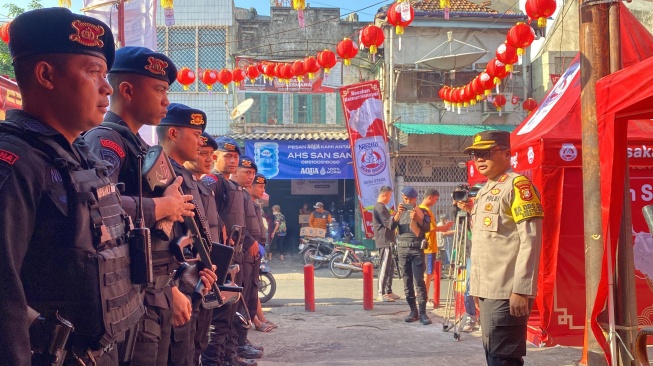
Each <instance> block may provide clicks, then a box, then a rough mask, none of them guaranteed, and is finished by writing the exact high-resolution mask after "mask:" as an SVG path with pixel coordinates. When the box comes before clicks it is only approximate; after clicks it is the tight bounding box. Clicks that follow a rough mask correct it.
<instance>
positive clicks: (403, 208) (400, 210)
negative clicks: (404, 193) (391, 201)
mask: <svg viewBox="0 0 653 366" xmlns="http://www.w3.org/2000/svg"><path fill="white" fill-rule="evenodd" d="M404 211H406V207H404V204H403V203H400V204H399V207H397V213H402V212H404Z"/></svg>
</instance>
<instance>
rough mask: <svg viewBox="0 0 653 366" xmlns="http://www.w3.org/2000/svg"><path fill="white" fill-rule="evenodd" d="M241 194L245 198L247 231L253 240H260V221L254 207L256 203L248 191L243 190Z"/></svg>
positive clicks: (261, 232)
mask: <svg viewBox="0 0 653 366" xmlns="http://www.w3.org/2000/svg"><path fill="white" fill-rule="evenodd" d="M243 196H244V198H245V225H247V226H246V227H247V231H249V234H250V235H251V236H252V237H253V238H254V239H255V240H257V241H260V240H261V234H263V230H262V229H261V222H260V220H259V217H258V215H256V208H255V207H254V206H255V205H256V204H257V203H256V202H254V199H253V198H252V196H251V195H250V194H249V192H246V191H244V194H243Z"/></svg>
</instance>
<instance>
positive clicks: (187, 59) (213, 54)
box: [157, 26, 227, 93]
mask: <svg viewBox="0 0 653 366" xmlns="http://www.w3.org/2000/svg"><path fill="white" fill-rule="evenodd" d="M226 40H227V28H226V27H212V26H172V27H158V28H157V41H158V48H159V51H160V52H162V53H165V54H166V55H167V56H168V57H170V58H171V59H172V61H173V62H174V63H175V66H177V68H178V69H181V68H182V67H188V68H190V69H191V70H193V71H195V72H197V78H196V80H195V82H194V83H193V84H192V85H190V87H189V91H194V92H208V91H209V90H208V89H207V86H206V84H204V83H202V82H201V81H200V80H199V77H200V75H199V73H200V72H201V71H203V70H207V69H214V70H220V69H222V68H224V67H226V65H227V45H226ZM217 86H219V87H214V89H213V92H219V93H221V92H223V91H224V89H223V88H222V87H221V86H220V84H218V85H217ZM182 90H183V87H182V86H181V85H180V84H179V83H174V84H172V85H171V87H170V92H179V91H182Z"/></svg>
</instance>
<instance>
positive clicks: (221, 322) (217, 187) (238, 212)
mask: <svg viewBox="0 0 653 366" xmlns="http://www.w3.org/2000/svg"><path fill="white" fill-rule="evenodd" d="M216 143H217V144H218V148H217V150H216V161H215V169H214V170H212V171H211V173H210V174H206V175H205V176H204V177H203V178H202V181H203V182H204V183H205V184H206V185H207V186H208V187H209V188H210V189H211V190H212V191H213V193H214V195H215V200H216V206H217V207H218V213H219V215H220V219H221V220H222V221H224V223H225V226H226V228H227V234H229V235H231V232H230V231H231V229H232V228H233V226H234V225H237V226H240V227H245V199H244V195H243V188H242V187H240V186H239V185H238V184H236V183H235V182H233V181H232V180H230V179H229V177H230V175H231V174H233V173H234V172H235V171H236V168H237V166H238V159H239V157H240V155H241V150H240V147H238V143H237V142H236V141H235V140H234V139H232V138H229V137H218V138H217V139H216ZM243 241H244V238H241V240H240V241H239V242H238V243H231V242H226V243H225V244H228V245H233V246H234V258H233V260H232V262H233V263H235V264H242V262H243ZM242 277H243V276H242V271H239V272H238V274H237V275H236V279H235V283H236V285H239V286H242V284H243V278H242ZM237 305H238V304H233V305H226V306H222V307H220V308H218V309H217V311H214V314H213V320H212V321H211V330H210V333H209V345H208V346H207V348H206V350H204V352H202V356H201V363H202V365H207V366H212V365H239V366H256V365H257V362H256V361H254V360H252V359H244V358H241V357H240V356H239V355H238V354H237V346H238V339H237V334H232V333H235V332H237V330H238V328H242V326H241V325H240V324H239V323H238V322H237V321H238V320H237V319H238V318H237V317H236V310H237Z"/></svg>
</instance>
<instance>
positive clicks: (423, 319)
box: [419, 313, 433, 325]
mask: <svg viewBox="0 0 653 366" xmlns="http://www.w3.org/2000/svg"><path fill="white" fill-rule="evenodd" d="M419 322H420V323H422V324H424V325H429V324H431V323H433V322H432V321H431V319H429V317H428V316H427V315H426V314H424V313H422V314H420V315H419Z"/></svg>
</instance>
